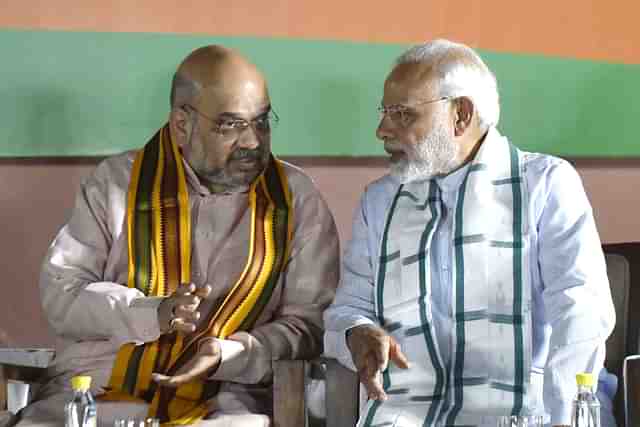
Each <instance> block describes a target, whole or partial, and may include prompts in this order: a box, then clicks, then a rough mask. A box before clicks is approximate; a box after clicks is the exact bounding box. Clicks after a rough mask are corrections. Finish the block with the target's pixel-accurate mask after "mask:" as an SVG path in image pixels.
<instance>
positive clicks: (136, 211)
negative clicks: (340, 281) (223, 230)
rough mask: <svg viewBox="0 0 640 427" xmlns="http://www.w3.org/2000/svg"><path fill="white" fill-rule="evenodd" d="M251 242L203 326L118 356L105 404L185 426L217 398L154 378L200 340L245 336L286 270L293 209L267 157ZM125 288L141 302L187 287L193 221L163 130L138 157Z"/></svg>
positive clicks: (201, 386)
mask: <svg viewBox="0 0 640 427" xmlns="http://www.w3.org/2000/svg"><path fill="white" fill-rule="evenodd" d="M249 208H250V209H251V238H250V240H249V248H248V250H249V256H248V257H247V263H246V266H245V267H244V270H243V272H242V274H241V275H240V277H239V278H238V279H237V281H236V283H235V285H234V286H233V288H232V289H231V291H230V292H229V293H228V295H227V296H226V298H225V299H224V301H223V303H222V304H221V305H220V307H219V308H218V309H217V311H216V312H214V313H209V314H208V315H209V321H208V326H207V327H206V328H203V329H202V330H199V331H197V332H196V333H195V334H194V335H193V336H188V337H187V336H185V335H183V334H181V333H176V332H173V333H170V334H165V335H162V336H161V337H160V338H159V339H158V340H157V341H155V342H150V343H146V344H144V345H135V344H133V343H130V344H125V345H123V346H122V347H121V348H120V350H119V351H118V354H117V357H116V361H115V364H114V367H113V370H112V374H111V379H110V381H109V391H108V392H107V393H106V394H105V395H104V396H102V398H103V399H104V400H133V401H146V402H149V403H150V404H151V405H150V409H149V415H150V416H154V417H158V418H160V420H161V422H162V423H163V424H167V425H184V424H191V423H193V422H195V421H197V420H199V419H201V418H202V417H204V416H205V415H206V408H205V406H204V404H203V403H204V401H206V400H207V399H208V398H210V397H212V396H213V395H215V393H216V392H217V385H218V384H217V383H216V382H215V381H197V382H193V383H189V384H185V385H183V386H181V387H178V388H177V389H174V388H169V387H160V386H157V384H155V383H153V382H152V381H151V374H152V373H154V372H158V373H164V374H167V375H173V374H175V373H176V371H177V370H178V369H180V367H182V366H184V364H185V363H186V362H187V361H189V360H190V359H191V357H193V355H194V354H195V352H196V351H197V343H198V341H199V340H200V339H201V338H203V337H217V338H221V339H224V338H226V337H228V336H229V335H231V334H233V333H234V332H236V331H241V330H249V329H250V328H251V327H252V325H253V323H254V322H255V321H256V319H257V318H258V316H259V315H260V313H261V312H262V310H263V309H264V307H265V306H266V304H267V302H268V301H269V299H270V298H271V295H272V292H273V290H274V288H275V286H276V283H277V281H278V277H279V275H280V272H281V271H282V269H283V268H284V266H285V265H286V260H287V259H288V256H289V248H290V243H291V238H292V227H293V221H292V215H293V207H292V202H291V194H290V192H289V185H288V182H287V178H286V176H285V173H284V171H283V167H282V163H281V162H280V161H279V160H277V159H275V158H274V157H273V156H271V158H270V160H269V164H268V166H267V168H266V169H265V171H264V172H263V173H262V174H261V175H260V176H259V177H258V178H257V179H256V180H255V181H254V182H253V183H252V184H251V187H250V189H249ZM127 231H128V247H129V258H128V260H129V261H128V265H129V266H128V273H129V276H128V286H129V287H131V288H137V289H139V290H141V291H142V292H144V294H145V295H147V296H167V295H171V294H172V293H173V292H174V291H175V290H176V288H177V287H178V286H179V285H180V284H181V283H190V281H191V271H190V266H191V215H190V209H189V194H188V191H187V183H186V178H185V171H184V167H183V159H182V155H181V154H180V152H179V150H178V147H177V146H176V144H175V143H174V142H173V141H172V140H171V136H170V133H169V127H168V125H165V126H164V127H163V128H162V129H160V130H159V131H158V132H157V133H156V134H155V135H154V137H153V138H152V139H151V140H150V141H149V142H148V143H147V144H146V145H145V147H144V148H143V149H141V150H140V151H139V153H138V154H137V156H136V159H135V161H134V164H133V170H132V175H131V180H130V184H129V190H128V199H127Z"/></svg>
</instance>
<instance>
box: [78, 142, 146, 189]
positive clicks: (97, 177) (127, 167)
mask: <svg viewBox="0 0 640 427" xmlns="http://www.w3.org/2000/svg"><path fill="white" fill-rule="evenodd" d="M136 154H137V150H133V151H126V152H123V153H119V154H115V155H113V156H109V157H107V158H105V159H104V160H102V161H101V162H100V163H98V166H97V167H96V168H95V170H94V171H93V173H92V174H91V175H90V176H89V177H88V178H87V180H86V183H95V184H99V185H117V186H124V187H125V188H126V187H127V186H128V183H129V178H130V176H131V170H132V167H133V161H134V160H135V156H136Z"/></svg>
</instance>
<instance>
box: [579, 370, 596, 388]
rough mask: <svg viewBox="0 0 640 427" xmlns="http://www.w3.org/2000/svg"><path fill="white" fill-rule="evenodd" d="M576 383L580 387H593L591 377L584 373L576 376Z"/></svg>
mask: <svg viewBox="0 0 640 427" xmlns="http://www.w3.org/2000/svg"><path fill="white" fill-rule="evenodd" d="M576 382H577V383H578V385H581V386H585V387H593V384H594V381H593V375H592V374H587V373H586V372H580V373H579V374H576Z"/></svg>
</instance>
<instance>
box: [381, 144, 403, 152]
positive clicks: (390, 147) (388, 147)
mask: <svg viewBox="0 0 640 427" xmlns="http://www.w3.org/2000/svg"><path fill="white" fill-rule="evenodd" d="M384 151H386V152H387V153H389V154H391V153H397V152H398V151H402V148H401V145H400V144H399V143H397V142H395V141H385V142H384Z"/></svg>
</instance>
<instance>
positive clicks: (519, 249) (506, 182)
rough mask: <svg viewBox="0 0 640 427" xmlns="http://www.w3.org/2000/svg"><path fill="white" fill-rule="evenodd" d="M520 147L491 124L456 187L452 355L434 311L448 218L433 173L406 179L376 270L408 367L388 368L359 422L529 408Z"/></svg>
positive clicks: (420, 421)
mask: <svg viewBox="0 0 640 427" xmlns="http://www.w3.org/2000/svg"><path fill="white" fill-rule="evenodd" d="M526 203H527V197H526V190H525V188H524V183H523V179H522V153H521V152H520V151H518V150H517V149H516V148H515V147H514V146H512V145H511V144H510V143H509V142H508V141H507V140H506V138H503V137H502V136H500V135H499V134H498V133H497V131H496V130H491V131H490V133H489V134H488V135H487V138H486V139H485V141H484V143H483V144H482V146H481V148H480V150H479V152H478V154H477V155H476V157H475V159H474V160H473V161H472V162H471V164H470V166H469V168H468V171H467V174H466V176H465V178H464V180H463V182H462V184H461V186H460V188H459V189H458V192H457V195H456V204H455V206H454V208H453V212H452V213H451V214H452V215H453V217H452V219H453V227H452V234H451V235H450V236H449V237H440V236H439V238H449V239H451V241H452V244H451V246H452V247H453V253H452V256H453V262H452V265H451V267H452V270H453V275H452V279H453V289H452V308H453V311H452V312H453V313H454V314H453V316H454V331H453V334H452V335H453V342H452V349H451V354H450V355H449V356H450V363H448V364H446V363H444V362H443V357H442V356H443V355H442V354H441V352H440V349H439V346H438V342H437V340H436V331H435V330H434V323H433V321H432V312H431V280H430V279H431V269H432V268H438V266H433V265H432V264H431V262H430V261H431V256H430V252H431V248H432V245H433V239H434V234H435V230H436V229H437V228H438V224H439V223H440V221H442V220H443V215H444V212H443V205H442V197H441V191H440V189H439V187H438V185H437V183H436V182H435V181H434V180H429V181H420V182H411V183H408V184H405V185H401V186H400V187H399V189H398V191H397V193H396V195H395V197H394V199H393V202H392V205H391V207H390V209H389V212H388V214H387V220H386V225H385V229H384V232H383V236H382V242H381V250H380V260H379V271H378V275H377V278H376V309H377V316H378V319H379V321H380V323H381V324H382V325H383V326H384V327H385V329H386V330H387V331H388V332H389V333H390V334H391V335H392V336H393V337H394V338H395V339H396V340H397V341H398V342H399V343H400V344H401V346H402V349H403V351H404V353H405V354H406V355H407V357H408V358H409V361H410V362H411V367H410V368H409V369H408V370H401V369H399V368H397V367H395V366H393V365H392V364H390V367H389V368H388V369H387V370H386V371H385V372H384V373H383V386H384V389H385V390H386V392H387V394H388V395H389V399H388V400H387V401H385V402H384V403H381V402H377V401H375V402H369V404H368V406H367V409H366V412H365V416H363V417H362V419H361V423H360V426H367V427H370V426H372V425H387V424H385V423H388V424H389V425H402V426H423V425H424V426H434V425H444V426H474V425H478V424H479V423H480V420H481V419H482V417H483V416H492V415H501V414H520V413H526V412H527V411H528V410H529V409H530V408H529V400H528V399H529V396H528V392H529V373H530V366H531V360H530V359H531V344H530V343H531V313H530V304H531V303H530V299H531V297H530V295H531V292H530V284H529V279H528V274H527V271H528V268H527V265H526V262H527V251H528V248H527V247H526V245H525V243H526V239H524V238H523V236H524V235H525V233H526V230H527V228H528V224H527V220H526V212H527V207H526Z"/></svg>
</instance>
